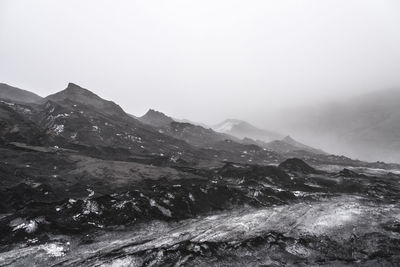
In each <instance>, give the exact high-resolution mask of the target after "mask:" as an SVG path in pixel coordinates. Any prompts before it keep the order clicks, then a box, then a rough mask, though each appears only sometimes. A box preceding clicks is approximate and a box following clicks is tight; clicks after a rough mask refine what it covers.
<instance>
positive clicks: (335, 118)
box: [277, 89, 400, 162]
mask: <svg viewBox="0 0 400 267" xmlns="http://www.w3.org/2000/svg"><path fill="white" fill-rule="evenodd" d="M399 103H400V90H398V89H391V90H380V91H375V92H372V93H368V94H364V95H360V96H358V97H352V98H350V99H343V101H341V102H335V103H328V104H325V105H316V106H314V107H313V108H298V109H294V110H288V111H286V112H285V117H280V118H279V119H278V120H279V122H278V123H277V124H278V125H280V126H281V128H282V129H285V130H286V131H288V132H291V133H295V134H296V136H298V137H299V138H301V140H304V141H305V142H307V143H308V144H310V145H313V146H318V147H321V148H323V149H325V150H327V151H332V152H335V153H339V154H345V155H348V156H351V157H356V158H360V159H364V160H370V161H379V160H384V161H387V162H400V105H399ZM288 114H289V116H288Z"/></svg>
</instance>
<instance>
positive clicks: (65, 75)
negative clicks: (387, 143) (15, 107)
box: [0, 0, 400, 124]
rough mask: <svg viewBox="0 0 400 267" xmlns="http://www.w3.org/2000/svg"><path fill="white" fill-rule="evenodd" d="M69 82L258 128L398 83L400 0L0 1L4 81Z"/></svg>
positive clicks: (49, 86)
mask: <svg viewBox="0 0 400 267" xmlns="http://www.w3.org/2000/svg"><path fill="white" fill-rule="evenodd" d="M69 81H71V82H74V83H77V84H80V85H82V86H83V87H86V88H88V89H91V90H93V91H94V92H96V93H97V94H99V95H100V96H102V97H104V98H107V99H111V100H113V101H115V102H117V103H119V104H120V105H121V106H122V107H123V108H124V109H125V110H126V111H128V112H130V113H132V114H135V115H141V114H142V113H144V112H145V111H146V110H147V109H148V108H150V107H151V108H155V109H158V110H161V111H163V112H166V113H167V114H169V115H172V116H174V117H178V118H188V119H191V120H194V121H202V122H206V123H216V122H218V121H220V120H223V119H225V118H232V117H236V118H242V119H247V120H249V121H252V122H256V123H258V124H260V123H261V122H263V121H265V120H264V116H265V117H268V116H269V115H271V114H273V111H276V110H278V108H285V107H288V106H293V105H304V104H311V103H315V102H320V101H325V100H328V99H337V98H340V97H350V96H352V95H356V94H360V93H363V92H366V91H371V90H380V89H386V88H393V87H399V88H400V2H399V1H397V0H393V1H384V0H376V1H369V0H357V1H356V0H343V1H341V0H333V1H329V0H324V1H321V0H315V1H300V0H295V1H282V0H276V1H267V0H262V1H233V0H220V1H216V0H213V1H208V0H201V1H189V0H182V1H152V0H143V1H99V0H93V1H72V0H68V1H54V0H48V1H40V0H37V1H31V0H26V1H20V0H0V82H5V83H8V84H10V85H14V86H17V87H21V88H24V89H27V90H31V91H33V92H36V93H38V94H40V95H42V96H45V95H48V94H50V93H54V92H55V91H58V90H61V89H63V88H65V86H66V84H67V83H68V82H69ZM271 112H272V113H271Z"/></svg>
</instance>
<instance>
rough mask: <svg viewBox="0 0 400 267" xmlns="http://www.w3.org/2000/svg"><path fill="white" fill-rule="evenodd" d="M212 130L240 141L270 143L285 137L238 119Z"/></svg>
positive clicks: (218, 125) (229, 120) (228, 121)
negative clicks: (251, 140)
mask: <svg viewBox="0 0 400 267" xmlns="http://www.w3.org/2000/svg"><path fill="white" fill-rule="evenodd" d="M212 128H213V129H214V130H215V131H217V132H221V133H226V134H229V135H232V136H235V137H237V138H240V139H242V138H245V137H248V138H251V139H254V140H262V141H264V142H269V141H272V140H276V139H280V138H282V137H283V136H282V135H281V134H279V133H276V132H273V131H268V130H264V129H259V128H257V127H255V126H253V125H251V124H250V123H248V122H245V121H242V120H236V119H227V120H225V121H223V122H221V123H219V124H217V125H215V126H213V127H212Z"/></svg>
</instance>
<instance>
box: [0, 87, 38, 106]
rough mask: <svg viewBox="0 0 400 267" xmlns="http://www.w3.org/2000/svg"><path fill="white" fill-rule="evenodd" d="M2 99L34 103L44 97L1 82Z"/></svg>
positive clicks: (0, 92) (0, 95) (0, 96)
mask: <svg viewBox="0 0 400 267" xmlns="http://www.w3.org/2000/svg"><path fill="white" fill-rule="evenodd" d="M0 99H4V100H11V101H14V102H18V103H34V102H38V101H40V100H42V97H41V96H38V95H37V94H34V93H31V92H29V91H26V90H22V89H19V88H17V87H13V86H10V85H8V84H5V83H0Z"/></svg>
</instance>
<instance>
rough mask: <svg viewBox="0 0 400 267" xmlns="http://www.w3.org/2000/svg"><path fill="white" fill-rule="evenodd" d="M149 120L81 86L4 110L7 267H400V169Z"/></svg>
mask: <svg viewBox="0 0 400 267" xmlns="http://www.w3.org/2000/svg"><path fill="white" fill-rule="evenodd" d="M148 115H149V116H146V117H151V118H153V119H154V118H156V119H155V120H152V121H156V123H157V125H161V126H153V125H150V124H145V123H143V122H142V121H140V120H138V119H136V117H134V116H132V115H129V114H127V113H125V112H124V111H123V110H122V108H121V107H119V106H118V105H117V104H115V103H113V102H111V101H107V100H105V99H102V98H101V97H100V96H98V95H96V94H94V93H93V92H91V91H89V90H87V89H84V88H82V87H80V86H77V85H73V84H69V85H68V86H67V89H65V90H62V91H61V92H59V93H56V94H53V95H51V96H49V97H46V98H45V99H42V100H41V101H39V102H38V103H19V102H18V103H17V102H13V101H10V100H9V101H0V177H1V179H0V222H1V223H0V247H1V250H0V265H1V266H30V265H32V263H34V264H35V265H37V266H49V265H59V266H100V265H101V266H103V265H104V266H105V265H107V266H111V265H113V266H125V265H126V266H128V265H129V266H130V265H133V266H150V265H152V266H172V265H176V266H182V265H185V266H199V265H200V266H209V265H213V264H214V265H219V266H235V265H236V266H253V265H260V264H264V265H265V264H266V265H271V259H272V261H273V265H276V266H286V265H290V266H292V265H299V264H300V265H318V264H320V263H321V261H323V263H326V262H328V263H329V262H333V264H334V265H344V264H349V262H350V263H352V262H360V263H366V264H364V265H368V266H375V265H382V264H383V265H388V264H389V265H396V263H397V262H398V259H399V257H398V255H399V249H398V246H394V245H393V244H396V242H397V241H398V239H396V236H394V235H393V233H397V232H399V225H398V218H397V217H398V216H397V217H396V215H398V214H399V212H400V211H399V208H398V207H397V206H396V205H393V203H398V202H399V200H400V188H399V184H398V180H399V178H400V165H395V164H391V165H389V164H384V163H367V162H362V161H357V160H352V159H350V158H346V157H343V156H335V155H329V154H318V153H317V152H318V151H315V150H314V149H312V148H310V147H308V146H306V145H304V144H302V143H300V142H298V141H296V140H294V139H293V138H291V137H285V138H283V139H282V140H278V141H274V144H275V145H276V146H277V147H276V148H275V149H276V150H277V151H278V150H279V151H280V152H277V151H271V149H269V148H267V147H268V145H271V143H267V142H263V141H260V140H258V141H253V140H250V139H249V138H246V139H245V140H239V139H238V138H236V137H232V136H229V135H227V134H225V133H220V132H215V131H214V130H212V129H207V128H204V127H201V126H198V125H193V124H191V123H182V122H177V121H171V120H170V118H169V117H168V116H167V115H165V114H163V113H161V112H157V111H151V112H150V114H148ZM164 120H166V121H164ZM160 122H162V123H160ZM166 122H169V123H166ZM247 142H248V143H247ZM252 142H253V143H252ZM288 148H289V149H288ZM305 150H307V151H305ZM314 152H315V153H314ZM378 168H380V169H378ZM360 199H362V200H363V201H360ZM377 211H379V212H378V213H377ZM360 216H361V217H360ZM365 222H368V223H365ZM371 225H372V226H373V227H371ZM332 229H333V230H332ZM349 229H354V230H353V231H352V232H351V231H350V232H351V234H349ZM377 238H378V239H379V240H378V241H379V242H376V240H377ZM365 244H367V245H368V246H367V247H366V246H365ZM338 248H339V249H338ZM21 255H22V256H21ZM332 260H333V261H332ZM365 260H367V261H368V262H366V261H365Z"/></svg>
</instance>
